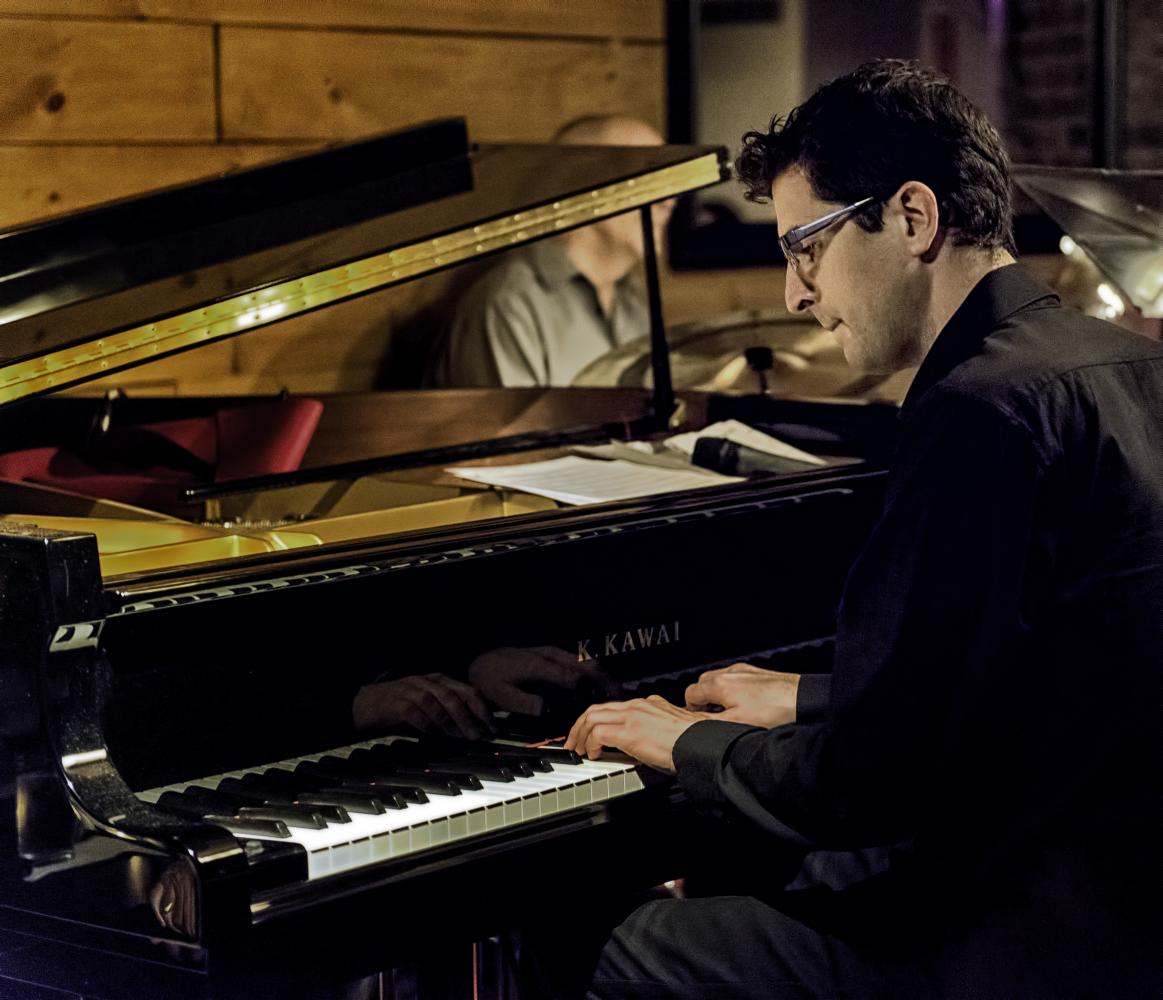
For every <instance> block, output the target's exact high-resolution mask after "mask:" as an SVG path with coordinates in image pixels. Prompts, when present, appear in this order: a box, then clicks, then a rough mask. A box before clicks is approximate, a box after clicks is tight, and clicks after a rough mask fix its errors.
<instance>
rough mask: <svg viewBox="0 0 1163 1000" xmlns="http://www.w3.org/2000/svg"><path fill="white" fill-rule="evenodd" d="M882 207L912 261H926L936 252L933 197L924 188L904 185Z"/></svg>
mask: <svg viewBox="0 0 1163 1000" xmlns="http://www.w3.org/2000/svg"><path fill="white" fill-rule="evenodd" d="M885 207H886V209H887V210H888V213H887V214H888V215H890V216H891V217H892V219H893V224H894V225H896V226H897V227H898V230H899V232H900V234H901V235H902V236H903V237H904V240H905V244H906V246H907V247H908V249H909V252H910V253H911V254H912V255H913V256H914V257H929V256H930V255H931V254H933V253H935V252H936V250H937V249H939V248H940V245H941V240H940V237H939V234H940V230H941V218H940V211H939V209H938V207H937V196H936V195H935V194H934V193H933V189H932V188H931V187H929V186H928V185H927V184H922V183H921V182H920V181H905V183H904V184H902V185H901V186H900V187H899V188H898V189H897V192H896V194H894V195H893V196H892V197H891V198H889V200H888V202H887V203H886V205H885Z"/></svg>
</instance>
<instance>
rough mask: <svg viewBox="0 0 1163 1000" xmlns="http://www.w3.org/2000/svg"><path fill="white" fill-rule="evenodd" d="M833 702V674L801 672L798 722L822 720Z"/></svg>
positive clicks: (797, 699) (798, 688)
mask: <svg viewBox="0 0 1163 1000" xmlns="http://www.w3.org/2000/svg"><path fill="white" fill-rule="evenodd" d="M831 704H832V675H831V674H800V683H799V687H797V688H796V722H809V723H810V722H822V721H823V720H824V716H825V715H827V714H828V708H829V707H830V706H831Z"/></svg>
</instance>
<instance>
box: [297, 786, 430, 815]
mask: <svg viewBox="0 0 1163 1000" xmlns="http://www.w3.org/2000/svg"><path fill="white" fill-rule="evenodd" d="M383 793H387V794H383ZM299 798H300V800H301V801H303V802H307V803H311V802H314V801H319V802H334V803H336V804H337V805H341V806H343V807H344V808H345V809H349V810H350V811H351V812H356V813H365V814H367V815H370V816H378V815H380V814H381V813H384V812H386V811H387V810H388V809H397V808H398V809H402V808H404V806H405V805H407V803H408V800H407V799H405V798H404V796H403V795H400V794H399V793H395V792H392V791H391V790H390V789H386V788H385V789H383V790H382V792H377V793H376V794H375V795H369V794H366V793H364V792H360V791H357V790H355V789H352V788H320V789H319V791H317V792H304V793H302V794H301V795H300V796H299ZM413 801H416V802H419V801H420V800H419V799H415V800H413ZM389 802H390V803H391V805H389V804H388V803H389ZM397 802H400V803H402V804H400V805H397Z"/></svg>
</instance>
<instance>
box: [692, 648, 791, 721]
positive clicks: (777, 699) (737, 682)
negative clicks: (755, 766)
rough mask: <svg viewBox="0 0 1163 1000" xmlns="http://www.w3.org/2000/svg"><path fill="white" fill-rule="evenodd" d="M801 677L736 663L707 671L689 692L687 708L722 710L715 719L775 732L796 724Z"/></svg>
mask: <svg viewBox="0 0 1163 1000" xmlns="http://www.w3.org/2000/svg"><path fill="white" fill-rule="evenodd" d="M799 685H800V675H799V674H787V673H783V672H781V671H779V670H764V669H763V668H762V667H753V666H751V665H750V664H748V663H733V664H731V666H729V667H723V668H721V669H719V670H708V671H707V672H706V673H705V674H703V675H702V676H701V677H699V679H698V680H697V681H696V682H695V683H694V684H692V685H690V687H688V688H687V689H686V705H687V708H689V709H692V710H695V711H698V710H705V709H706V708H707V707H708V706H710V705H719V706H722V711H721V712H718V713H717V714H716V715H715V718H716V719H722V720H724V721H726V722H746V723H749V724H750V725H753V726H763V727H764V728H765V729H772V728H774V727H775V726H785V725H787V724H788V723H789V722H795V721H796V693H797V691H798V690H799Z"/></svg>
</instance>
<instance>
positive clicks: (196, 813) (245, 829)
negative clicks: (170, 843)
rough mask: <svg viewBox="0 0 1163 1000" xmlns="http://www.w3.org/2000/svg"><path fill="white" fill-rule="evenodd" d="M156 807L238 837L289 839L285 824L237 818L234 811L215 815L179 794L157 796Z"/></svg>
mask: <svg viewBox="0 0 1163 1000" xmlns="http://www.w3.org/2000/svg"><path fill="white" fill-rule="evenodd" d="M157 804H158V807H159V808H161V809H165V810H166V811H167V812H172V813H175V814H176V815H178V816H184V817H186V818H187V819H196V820H199V821H201V822H204V823H216V824H217V825H218V826H224V827H226V828H227V829H228V830H230V832H231V833H236V834H239V835H240V836H247V835H255V834H258V835H261V836H267V837H280V838H282V837H289V836H290V835H291V832H290V830H288V829H287V824H286V823H284V822H282V821H281V820H277V819H259V818H258V817H254V816H239V815H236V814H235V813H234V810H232V809H227V810H226V811H225V812H224V813H215V812H213V811H211V810H208V809H207V808H206V806H205V805H203V804H201V803H199V802H198V801H197V800H195V799H193V798H190V797H188V796H184V795H183V794H182V793H181V792H162V794H161V795H159V796H158V800H157Z"/></svg>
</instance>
